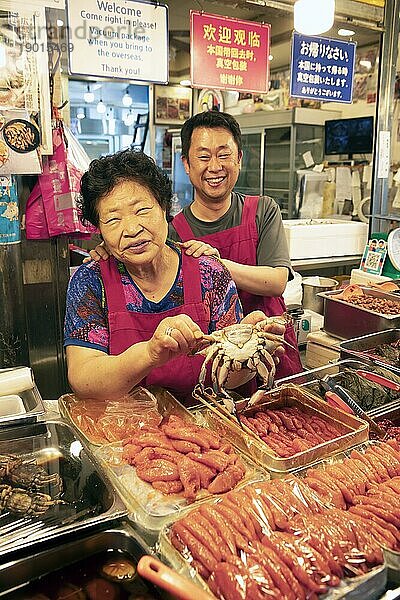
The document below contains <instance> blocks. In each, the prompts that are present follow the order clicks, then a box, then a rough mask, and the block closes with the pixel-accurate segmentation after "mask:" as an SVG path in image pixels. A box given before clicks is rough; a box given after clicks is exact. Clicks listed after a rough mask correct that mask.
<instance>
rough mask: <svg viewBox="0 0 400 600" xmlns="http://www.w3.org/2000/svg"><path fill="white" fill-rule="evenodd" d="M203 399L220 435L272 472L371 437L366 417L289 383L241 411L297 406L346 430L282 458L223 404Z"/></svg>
mask: <svg viewBox="0 0 400 600" xmlns="http://www.w3.org/2000/svg"><path fill="white" fill-rule="evenodd" d="M203 401H204V402H205V404H206V405H207V407H208V409H209V410H208V411H207V412H206V413H205V417H206V418H207V421H208V423H209V425H210V427H211V428H213V429H216V430H217V431H218V432H219V433H220V435H223V436H224V437H225V438H226V439H228V440H229V441H230V442H232V444H234V445H235V446H236V447H237V448H239V450H241V451H242V452H243V453H245V454H246V455H247V456H249V457H250V458H251V459H252V460H253V461H254V462H255V463H256V464H258V465H261V466H262V467H264V468H266V469H268V471H269V472H270V473H271V476H274V474H275V476H277V475H278V474H283V473H288V472H291V471H293V470H295V469H299V468H301V467H304V466H306V465H310V464H312V463H314V462H316V461H318V460H321V459H322V458H324V457H325V456H328V455H331V454H335V453H337V452H342V451H343V450H345V449H347V448H350V447H352V446H355V445H357V444H360V443H362V442H364V441H365V440H367V439H368V434H369V427H368V424H367V423H366V422H365V421H363V420H361V419H359V418H358V417H355V416H353V415H350V414H348V413H345V412H343V411H341V410H338V409H336V408H332V407H331V406H329V405H328V404H327V403H326V402H324V401H323V400H321V399H320V398H317V397H316V396H314V395H313V394H311V393H310V392H308V391H307V390H305V389H303V388H301V387H299V386H295V385H292V384H287V385H284V386H282V387H281V388H279V389H275V390H272V391H270V392H265V393H264V394H261V393H259V400H258V402H257V404H254V405H253V406H251V407H248V408H243V409H242V410H241V409H240V405H239V406H238V409H239V411H240V414H243V415H245V416H249V415H251V414H252V413H254V412H256V411H259V410H260V409H261V408H268V409H273V408H279V409H280V408H283V407H287V406H296V407H298V408H300V409H301V410H303V411H304V410H306V411H307V412H310V413H316V414H318V415H320V416H322V417H324V418H326V419H327V420H328V421H329V422H330V423H332V424H334V425H339V426H340V427H341V428H342V429H345V430H346V433H345V434H344V435H342V436H340V437H338V438H335V439H333V440H329V441H327V442H324V443H322V444H319V445H318V446H315V447H314V448H310V449H308V450H306V451H304V452H299V453H297V454H294V455H293V456H291V457H289V458H281V457H279V456H277V455H276V454H275V453H274V452H273V451H272V450H271V449H270V448H269V447H268V446H267V444H266V443H265V442H263V441H262V440H261V439H260V438H259V437H258V436H257V435H256V434H255V433H253V432H252V431H251V430H250V429H249V428H248V427H246V425H243V429H241V428H240V426H239V425H238V424H237V422H236V421H234V418H233V417H232V416H231V415H229V414H228V413H227V411H226V410H224V408H223V407H222V406H221V407H218V408H216V406H215V405H214V404H211V402H210V401H207V398H206V397H204V399H203Z"/></svg>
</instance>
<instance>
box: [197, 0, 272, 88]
mask: <svg viewBox="0 0 400 600" xmlns="http://www.w3.org/2000/svg"><path fill="white" fill-rule="evenodd" d="M270 31H271V26H270V25H267V24H261V23H254V22H252V21H240V20H239V19H231V18H228V17H221V16H220V15H211V14H208V13H204V12H198V11H193V10H192V11H190V56H191V64H190V74H191V82H192V86H193V87H195V88H215V89H224V90H238V91H241V92H253V93H265V92H267V91H268V84H269V46H270Z"/></svg>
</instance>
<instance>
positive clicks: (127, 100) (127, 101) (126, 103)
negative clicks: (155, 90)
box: [122, 88, 133, 108]
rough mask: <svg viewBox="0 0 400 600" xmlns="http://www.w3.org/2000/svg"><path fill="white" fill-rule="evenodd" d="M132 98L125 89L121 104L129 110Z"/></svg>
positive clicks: (127, 89)
mask: <svg viewBox="0 0 400 600" xmlns="http://www.w3.org/2000/svg"><path fill="white" fill-rule="evenodd" d="M132 102H133V100H132V96H131V95H130V94H129V88H126V90H125V94H124V95H123V97H122V104H123V105H124V106H126V107H127V108H129V106H131V105H132Z"/></svg>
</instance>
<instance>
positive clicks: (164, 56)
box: [67, 0, 168, 83]
mask: <svg viewBox="0 0 400 600" xmlns="http://www.w3.org/2000/svg"><path fill="white" fill-rule="evenodd" d="M83 6H84V8H82V7H83ZM67 11H68V36H69V40H70V42H71V43H70V47H71V48H72V49H71V50H70V53H69V68H70V72H71V74H73V75H92V76H94V77H115V78H117V79H130V80H137V81H148V82H155V83H167V82H168V24H167V21H168V8H167V6H166V5H165V4H158V3H157V5H154V4H149V3H147V2H136V0H115V1H113V2H110V1H108V0H85V2H78V1H77V0H67Z"/></svg>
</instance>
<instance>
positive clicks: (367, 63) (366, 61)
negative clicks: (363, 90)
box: [360, 60, 372, 70]
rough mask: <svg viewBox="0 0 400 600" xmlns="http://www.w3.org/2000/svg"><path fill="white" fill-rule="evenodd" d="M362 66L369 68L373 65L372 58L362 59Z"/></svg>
mask: <svg viewBox="0 0 400 600" xmlns="http://www.w3.org/2000/svg"><path fill="white" fill-rule="evenodd" d="M360 66H361V67H365V68H366V69H368V70H369V69H371V67H372V63H371V61H370V60H360Z"/></svg>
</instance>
